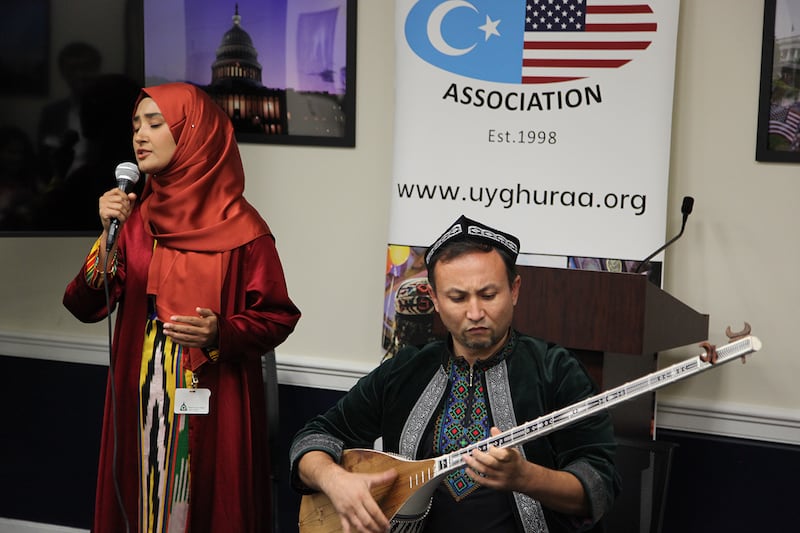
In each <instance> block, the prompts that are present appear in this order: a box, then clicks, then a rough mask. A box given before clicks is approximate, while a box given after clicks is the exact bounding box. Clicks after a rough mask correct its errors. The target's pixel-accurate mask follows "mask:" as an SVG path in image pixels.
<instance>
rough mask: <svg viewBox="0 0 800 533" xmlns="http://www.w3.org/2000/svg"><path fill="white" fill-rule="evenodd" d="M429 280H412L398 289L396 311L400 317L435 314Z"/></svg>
mask: <svg viewBox="0 0 800 533" xmlns="http://www.w3.org/2000/svg"><path fill="white" fill-rule="evenodd" d="M432 293H433V291H432V290H431V286H430V284H429V283H428V278H411V279H407V280H405V281H404V282H403V283H401V284H400V286H399V287H397V295H396V296H395V298H394V311H395V313H396V314H397V315H400V316H419V315H429V314H431V313H433V309H434V306H433V298H432V297H431V294H432Z"/></svg>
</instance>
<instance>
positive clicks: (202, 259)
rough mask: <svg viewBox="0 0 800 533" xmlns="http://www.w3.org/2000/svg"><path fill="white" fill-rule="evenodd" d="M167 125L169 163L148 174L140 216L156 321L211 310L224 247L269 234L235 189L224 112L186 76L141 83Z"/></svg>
mask: <svg viewBox="0 0 800 533" xmlns="http://www.w3.org/2000/svg"><path fill="white" fill-rule="evenodd" d="M147 97H150V98H152V99H153V100H154V101H155V103H156V105H158V107H159V109H160V110H161V113H162V114H163V115H164V119H165V120H166V122H167V124H168V125H169V128H170V132H172V137H173V138H174V139H175V144H176V145H177V146H176V149H175V153H174V155H173V157H172V160H171V161H170V162H169V164H168V165H167V166H166V167H165V168H164V169H163V170H161V171H160V172H159V173H157V174H152V175H150V176H148V179H147V182H146V183H145V187H144V191H143V193H142V198H143V200H142V207H141V212H142V218H143V219H144V223H145V227H146V229H147V231H148V232H149V233H150V234H151V235H152V236H153V238H155V239H156V241H157V246H156V247H155V249H154V251H153V259H152V261H151V263H150V271H149V277H148V282H147V292H148V294H153V295H155V296H156V307H157V311H158V316H159V318H160V319H161V320H165V321H167V320H169V319H170V317H171V316H172V315H183V316H186V315H196V314H197V313H196V311H195V308H196V307H208V308H210V309H212V310H213V311H215V312H217V313H219V311H220V297H221V293H222V283H223V281H224V276H225V273H226V271H227V267H228V262H229V259H230V251H231V250H233V249H235V248H238V247H239V246H242V245H244V244H247V243H248V242H250V241H252V240H253V239H255V238H257V237H259V236H261V235H266V234H269V228H268V227H267V224H266V222H264V220H263V219H262V218H261V216H260V215H259V214H258V212H257V211H256V210H255V208H253V207H252V206H251V205H250V204H249V203H248V202H247V201H246V200H245V199H244V197H243V196H242V194H243V192H244V170H243V168H242V160H241V158H240V156H239V148H238V146H237V145H236V139H235V137H234V131H233V126H232V125H231V122H230V120H229V118H228V116H227V115H226V114H225V113H224V111H222V109H221V108H220V107H219V105H217V104H216V103H215V102H214V101H213V100H211V98H210V97H209V96H208V94H206V93H205V92H204V91H203V90H201V89H199V88H197V87H195V86H194V85H189V84H186V83H167V84H164V85H158V86H155V87H148V88H145V89H144V90H143V91H142V94H141V95H140V96H139V100H138V101H137V103H136V107H138V105H139V102H140V101H141V100H142V99H143V98H147Z"/></svg>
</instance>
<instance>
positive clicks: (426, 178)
mask: <svg viewBox="0 0 800 533" xmlns="http://www.w3.org/2000/svg"><path fill="white" fill-rule="evenodd" d="M395 5H396V21H397V27H396V49H397V52H396V54H397V58H396V59H397V60H396V65H397V67H396V68H397V74H396V99H395V102H396V104H395V105H396V109H395V149H394V175H393V184H392V185H393V186H392V200H391V220H390V235H389V250H388V254H387V272H386V276H387V280H386V306H385V312H384V315H385V316H384V348H388V347H389V344H390V343H391V336H392V331H393V330H394V328H395V322H396V317H395V312H396V308H398V306H400V307H402V306H408V305H416V304H409V301H402V302H401V301H400V300H398V298H397V296H398V288H399V287H402V288H403V289H407V287H405V286H403V284H404V283H405V282H407V281H408V280H409V279H411V278H421V279H423V280H424V277H425V275H426V273H425V271H424V264H423V263H422V261H421V254H422V251H423V250H424V248H425V247H426V246H428V245H429V244H430V243H431V241H432V240H433V239H435V238H436V237H437V236H438V235H439V234H440V233H441V232H442V231H443V230H444V229H445V228H446V227H447V226H448V225H449V224H450V223H452V222H453V221H454V220H455V219H456V218H458V216H459V215H461V214H464V215H466V216H467V217H469V218H472V219H475V220H478V221H481V222H483V223H485V224H488V225H490V226H494V227H497V228H498V229H501V230H503V231H507V232H509V233H512V234H514V235H516V236H518V237H519V239H520V241H521V252H522V255H521V256H520V263H521V264H535V265H546V266H561V267H576V268H603V269H610V270H620V271H622V270H625V269H626V267H629V266H631V265H633V264H634V263H635V262H636V260H641V259H642V258H643V257H645V256H647V255H648V254H649V253H650V252H652V251H653V250H654V249H655V248H657V247H658V246H659V245H660V244H661V243H662V242H663V240H664V238H665V231H666V203H667V186H668V175H669V155H670V133H671V121H672V99H673V85H674V75H675V48H676V39H677V25H678V9H679V1H678V0H651V1H650V2H649V3H647V2H644V1H642V0H507V1H503V2H497V1H495V0H417V1H414V0H396V4H395ZM657 259H658V258H657ZM416 285H417V288H416V289H418V288H419V285H420V283H419V280H418V282H417V283H416ZM416 289H415V290H416ZM406 292H407V291H406ZM405 296H406V297H408V294H406V295H405ZM421 297H422V296H421V295H417V299H416V300H414V301H419V298H421ZM412 300H413V299H412ZM426 305H427V304H423V307H425V308H426V309H427V307H426ZM406 311H407V312H410V313H419V312H421V311H420V310H419V309H410V310H409V309H406ZM404 317H405V315H404V316H403V318H404Z"/></svg>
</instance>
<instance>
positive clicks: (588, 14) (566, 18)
mask: <svg viewBox="0 0 800 533" xmlns="http://www.w3.org/2000/svg"><path fill="white" fill-rule="evenodd" d="M657 29H658V24H657V23H656V22H655V16H654V15H653V10H652V9H651V8H650V6H649V5H647V4H643V3H641V1H640V0H632V1H627V0H527V1H526V14H525V39H524V50H523V59H522V83H556V82H563V81H570V80H578V79H582V78H586V77H588V76H591V75H592V73H594V72H598V71H599V70H602V69H614V68H619V67H621V66H623V65H625V64H626V63H629V62H630V61H631V60H632V59H634V57H635V56H636V54H637V52H640V51H642V50H645V49H647V48H648V47H649V46H650V44H651V40H652V37H653V34H654V33H655V32H656V30H657Z"/></svg>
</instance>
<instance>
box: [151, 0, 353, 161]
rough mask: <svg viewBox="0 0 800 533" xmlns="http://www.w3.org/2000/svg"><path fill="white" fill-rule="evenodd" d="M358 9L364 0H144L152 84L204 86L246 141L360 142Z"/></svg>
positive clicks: (337, 144) (336, 144) (239, 137)
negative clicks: (357, 137) (357, 126)
mask: <svg viewBox="0 0 800 533" xmlns="http://www.w3.org/2000/svg"><path fill="white" fill-rule="evenodd" d="M189 4H191V9H189V8H188V7H187V6H188V5H189ZM356 12H357V2H356V0H291V1H289V0H239V1H238V2H236V3H232V2H231V3H229V2H224V3H223V2H219V1H217V0H193V1H192V2H184V1H183V0H144V28H145V36H144V42H145V46H144V56H145V60H144V68H145V86H150V85H158V84H160V83H166V82H170V81H184V82H188V83H192V84H195V85H197V86H199V87H201V88H203V89H204V90H205V91H206V92H208V93H209V94H210V95H211V96H212V98H213V99H214V100H215V101H216V102H217V103H218V104H220V106H221V107H222V108H223V109H224V110H225V111H226V112H227V113H228V116H229V117H230V118H231V121H232V122H233V125H234V130H235V131H236V138H237V140H238V141H239V142H245V143H262V144H290V145H307V146H331V147H355V111H356V93H355V84H356ZM175 21H180V22H179V24H178V25H177V28H176V24H175ZM167 26H170V27H169V28H167Z"/></svg>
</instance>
